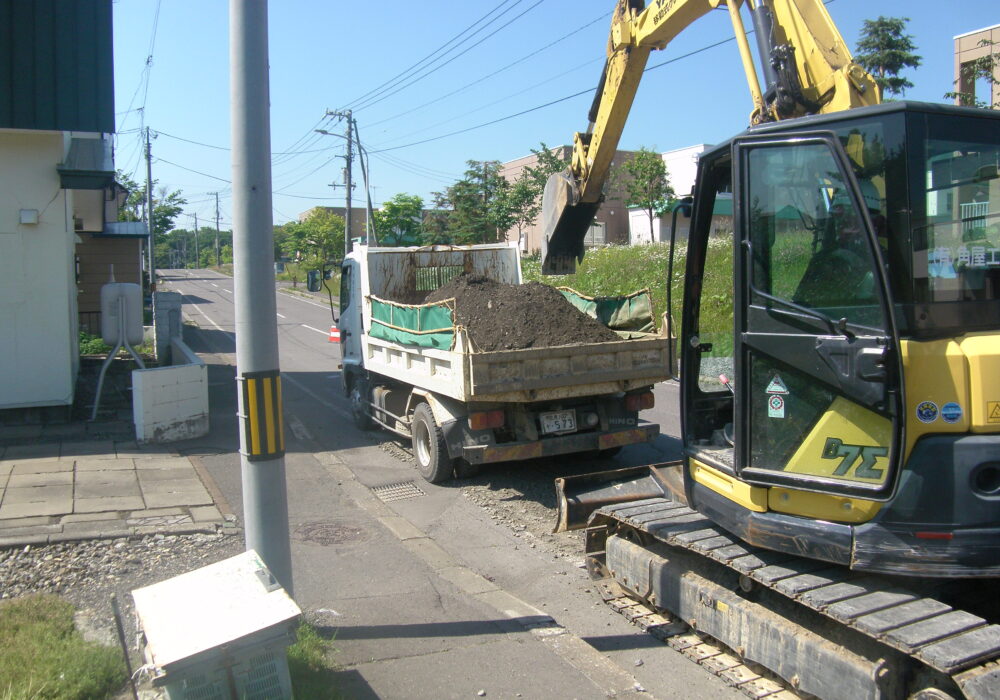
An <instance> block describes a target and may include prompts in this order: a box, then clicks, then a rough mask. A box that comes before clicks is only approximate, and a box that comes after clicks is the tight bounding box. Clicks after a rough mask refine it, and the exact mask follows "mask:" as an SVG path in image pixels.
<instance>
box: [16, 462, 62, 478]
mask: <svg viewBox="0 0 1000 700" xmlns="http://www.w3.org/2000/svg"><path fill="white" fill-rule="evenodd" d="M11 463H12V465H13V467H14V468H13V469H12V470H11V472H10V473H11V475H12V476H13V475H14V474H47V473H49V472H71V471H73V463H72V462H59V461H56V460H42V459H38V460H31V459H28V460H20V459H15V460H11Z"/></svg>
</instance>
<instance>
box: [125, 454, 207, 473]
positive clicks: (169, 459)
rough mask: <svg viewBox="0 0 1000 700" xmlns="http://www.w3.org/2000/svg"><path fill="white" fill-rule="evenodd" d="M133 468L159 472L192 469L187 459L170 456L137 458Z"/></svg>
mask: <svg viewBox="0 0 1000 700" xmlns="http://www.w3.org/2000/svg"><path fill="white" fill-rule="evenodd" d="M135 468H136V469H137V470H139V471H146V470H159V469H193V468H194V467H192V466H191V460H190V459H188V458H187V457H177V456H170V455H163V456H151V455H146V456H142V457H140V456H137V457H136V458H135Z"/></svg>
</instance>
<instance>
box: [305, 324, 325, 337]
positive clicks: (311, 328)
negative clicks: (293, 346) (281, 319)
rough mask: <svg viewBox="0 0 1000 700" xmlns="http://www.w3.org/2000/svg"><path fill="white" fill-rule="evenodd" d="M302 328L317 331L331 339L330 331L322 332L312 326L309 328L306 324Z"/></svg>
mask: <svg viewBox="0 0 1000 700" xmlns="http://www.w3.org/2000/svg"><path fill="white" fill-rule="evenodd" d="M302 327H303V328H308V329H309V330H311V331H316V332H317V333H322V334H323V335H325V336H326V337H327V338H329V337H330V331H321V330H320V329H319V328H313V327H312V326H307V325H306V324H304V323H303V324H302Z"/></svg>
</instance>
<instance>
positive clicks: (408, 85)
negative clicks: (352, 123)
mask: <svg viewBox="0 0 1000 700" xmlns="http://www.w3.org/2000/svg"><path fill="white" fill-rule="evenodd" d="M518 2H521V0H518ZM543 2H545V0H537V2H535V4H534V5H532V6H531V7H529V8H528V9H526V10H525V11H524V12H522V13H521V14H519V15H517V16H516V17H514V18H513V19H511V20H510V21H508V22H507V23H506V24H504V25H503V26H501V27H498V28H497V29H496V30H494V31H493V33H491V34H490V37H494V36H496V35H497V34H498V33H499V32H501V31H503V30H504V29H506V28H507V27H509V26H510V25H511V24H513V23H514V22H516V21H517V20H519V19H521V18H522V17H524V16H525V15H526V14H528V13H529V12H531V11H532V10H534V9H535V8H536V7H538V6H539V5H541V4H542V3H543ZM508 9H511V8H508ZM506 12H507V10H504V13H506ZM501 16H502V15H501ZM497 19H499V17H498V18H497ZM491 23H492V20H491ZM486 26H489V25H486ZM485 28H486V27H483V29H485ZM477 33H478V32H477ZM469 38H470V39H471V38H472V37H469ZM481 45H482V42H480V43H476V44H473V45H471V46H469V47H468V48H466V49H465V50H464V51H462V52H461V53H458V54H455V55H454V56H452V57H451V58H449V59H448V60H447V61H445V62H444V63H442V64H440V65H438V66H435V67H434V68H431V69H430V70H428V71H426V72H424V73H422V74H421V75H418V76H416V77H415V78H414V79H413V80H411V81H410V82H408V83H407V84H405V85H402V86H400V87H399V88H398V89H396V90H394V91H393V92H390V93H389V94H388V95H383V96H382V97H379V98H378V99H370V100H369V101H368V102H367V103H366V104H362V105H360V106H359V107H357V108H356V109H364V108H366V107H371V106H372V105H375V104H378V103H379V102H381V101H383V100H386V99H388V98H390V97H392V96H393V95H397V94H399V93H400V92H402V91H403V90H405V89H406V88H408V87H410V86H412V85H414V84H416V83H417V82H419V81H420V80H423V79H424V78H426V77H427V76H428V75H431V74H432V73H436V72H437V71H439V70H441V69H442V68H444V67H445V66H446V65H448V64H449V63H451V62H452V61H455V60H456V59H458V58H460V57H462V56H464V55H465V54H467V53H468V52H469V51H471V50H472V49H474V48H476V47H477V46H481ZM456 48H457V47H456ZM372 97H373V98H374V97H378V96H377V95H373V96H372Z"/></svg>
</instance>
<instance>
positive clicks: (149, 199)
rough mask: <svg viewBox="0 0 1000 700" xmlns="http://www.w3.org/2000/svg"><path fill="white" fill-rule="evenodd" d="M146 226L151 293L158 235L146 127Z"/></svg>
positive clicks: (154, 283) (154, 280)
mask: <svg viewBox="0 0 1000 700" xmlns="http://www.w3.org/2000/svg"><path fill="white" fill-rule="evenodd" d="M146 226H147V227H149V293H150V294H152V293H153V292H155V291H156V258H155V255H156V252H155V249H156V233H155V232H154V231H153V155H152V151H151V150H150V147H149V127H148V126H147V127H146Z"/></svg>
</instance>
